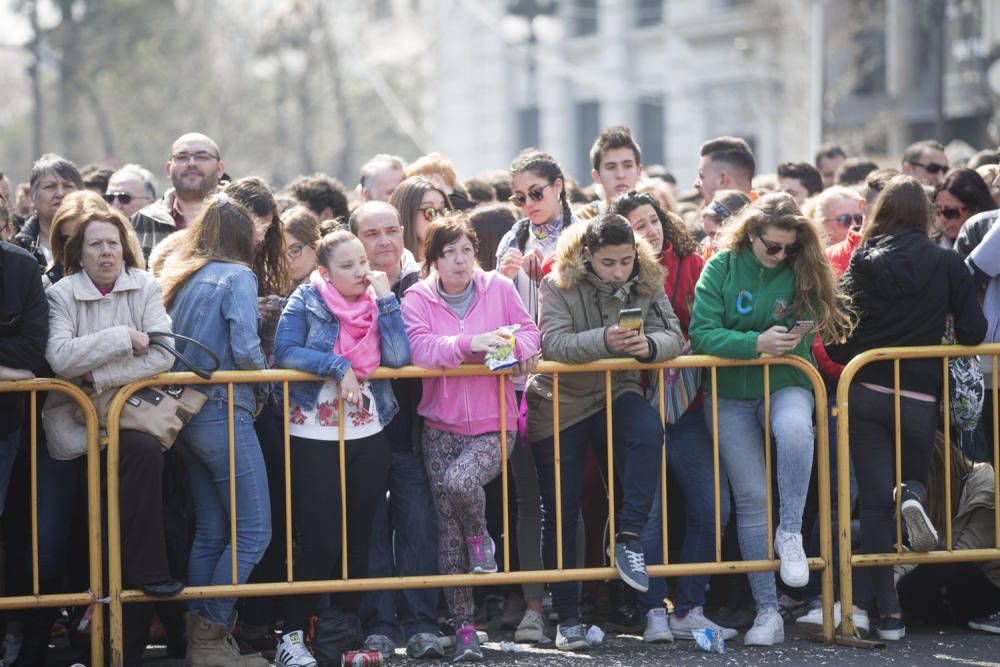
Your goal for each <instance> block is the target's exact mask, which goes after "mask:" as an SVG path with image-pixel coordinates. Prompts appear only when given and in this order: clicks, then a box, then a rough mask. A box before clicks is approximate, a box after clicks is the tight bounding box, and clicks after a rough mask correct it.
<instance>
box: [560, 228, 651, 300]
mask: <svg viewBox="0 0 1000 667" xmlns="http://www.w3.org/2000/svg"><path fill="white" fill-rule="evenodd" d="M586 230H587V227H586V225H575V226H574V227H571V228H569V229H567V230H565V231H564V232H563V233H562V235H561V236H560V238H559V245H557V246H556V261H555V266H554V268H553V270H552V280H553V282H554V283H555V285H556V287H558V288H559V289H571V288H573V287H576V285H577V284H578V283H579V282H580V281H582V280H584V277H585V276H586V274H587V272H588V271H590V269H589V268H588V267H587V262H586V260H584V258H583V234H584V232H586ZM636 251H637V257H636V261H637V262H638V264H639V274H638V276H634V277H633V278H630V279H629V281H631V282H633V283H634V284H633V286H632V289H633V290H635V294H636V295H637V296H643V297H650V296H653V295H654V294H656V293H657V292H663V280H664V277H665V273H664V269H663V265H661V264H660V262H659V261H658V260H657V258H656V255H655V254H654V253H653V249H652V248H650V247H649V244H648V243H646V241H645V239H641V238H638V237H637V238H636Z"/></svg>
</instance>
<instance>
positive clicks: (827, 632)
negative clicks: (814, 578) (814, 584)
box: [811, 377, 835, 640]
mask: <svg viewBox="0 0 1000 667" xmlns="http://www.w3.org/2000/svg"><path fill="white" fill-rule="evenodd" d="M811 381H812V383H813V394H814V395H815V397H816V431H817V433H819V436H818V437H817V438H816V442H817V443H818V447H817V449H818V456H819V462H818V463H817V477H818V479H817V487H818V488H817V490H816V492H817V495H818V496H819V555H820V556H821V557H822V558H823V563H824V567H823V571H822V572H821V573H820V600H821V604H822V607H823V638H824V639H826V640H830V639H833V634H834V631H835V628H834V622H833V562H832V560H833V516H832V511H831V507H830V426H829V421H828V420H829V418H830V415H829V406H828V401H827V395H826V387H825V386H824V385H823V384H822V383H821V382H817V379H816V378H815V377H813V378H811Z"/></svg>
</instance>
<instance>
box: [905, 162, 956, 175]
mask: <svg viewBox="0 0 1000 667" xmlns="http://www.w3.org/2000/svg"><path fill="white" fill-rule="evenodd" d="M910 164H912V165H913V166H914V167H923V168H924V169H926V170H927V173H928V174H943V173H944V172H946V171H948V165H946V164H938V163H937V162H928V163H927V164H924V163H923V162H913V161H912V160H911V161H910Z"/></svg>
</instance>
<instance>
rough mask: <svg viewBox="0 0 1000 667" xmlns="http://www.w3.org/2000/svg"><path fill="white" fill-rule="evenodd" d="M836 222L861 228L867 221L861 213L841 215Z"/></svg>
mask: <svg viewBox="0 0 1000 667" xmlns="http://www.w3.org/2000/svg"><path fill="white" fill-rule="evenodd" d="M834 220H836V221H837V222H839V223H840V224H842V225H844V226H847V225H850V224H851V223H852V222H853V223H854V224H855V225H856V226H858V227H860V226H861V223H862V222H864V221H865V216H863V215H861V214H860V213H855V214H854V215H851V214H850V213H841V214H840V215H838V216H837V217H836V218H834ZM761 240H763V239H761Z"/></svg>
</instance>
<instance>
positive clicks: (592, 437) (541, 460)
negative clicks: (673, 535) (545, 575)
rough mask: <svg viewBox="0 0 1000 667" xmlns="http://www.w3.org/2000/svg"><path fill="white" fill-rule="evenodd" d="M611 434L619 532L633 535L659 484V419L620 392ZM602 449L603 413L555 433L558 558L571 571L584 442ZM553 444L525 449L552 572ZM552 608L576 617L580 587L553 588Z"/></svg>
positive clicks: (566, 584) (545, 555)
mask: <svg viewBox="0 0 1000 667" xmlns="http://www.w3.org/2000/svg"><path fill="white" fill-rule="evenodd" d="M612 411H613V412H612V422H613V426H614V434H615V447H614V463H615V474H616V480H618V483H619V484H621V489H622V496H623V501H622V504H621V507H619V508H618V516H617V521H616V524H615V526H616V528H617V530H618V531H619V532H628V533H635V534H636V535H639V534H640V533H641V531H642V528H643V526H645V525H646V521H647V519H648V517H649V508H650V506H651V505H652V502H653V495H654V493H655V492H656V483H657V481H658V479H659V476H660V475H659V470H660V456H661V452H662V451H663V450H662V447H663V426H662V424H661V423H660V416H659V415H658V414H657V413H656V411H655V410H653V408H652V406H650V404H649V403H648V402H647V401H646V399H645V398H643V397H642V396H641V395H639V394H637V393H635V392H626V393H624V394H622V395H621V396H619V397H618V398H616V399H615V400H614V402H613V403H612ZM588 442H589V443H590V444H592V445H593V446H594V447H596V448H598V449H599V450H600V449H603V448H606V447H607V418H606V414H605V411H604V410H601V411H600V412H596V413H594V414H593V415H591V416H590V417H587V418H586V419H584V420H583V421H581V422H579V423H577V424H574V425H573V426H570V427H568V428H566V429H563V430H562V431H560V437H559V450H560V457H561V464H562V467H561V472H562V477H561V481H562V489H561V492H562V554H563V567H564V568H566V569H570V568H574V567H576V566H577V562H576V526H577V515H578V514H579V512H580V495H581V493H582V485H583V467H584V462H585V460H586V453H587V450H586V447H587V443H588ZM554 443H555V439H554V438H552V437H548V438H544V439H542V440H539V441H538V442H534V443H532V445H531V450H532V453H533V454H534V456H535V466H536V467H537V468H538V483H539V486H540V487H541V492H542V556H543V559H544V561H545V567H547V568H549V569H555V567H556V562H557V561H556V516H555V507H556V495H555V494H556V491H555V487H556V473H555V444H554ZM551 589H552V606H553V607H554V608H555V610H556V612H558V613H559V618H560V619H561V620H562V621H563V622H565V621H566V620H568V619H571V618H579V616H580V610H579V607H580V586H579V584H578V583H576V582H573V581H568V582H560V583H553V584H552V585H551Z"/></svg>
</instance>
